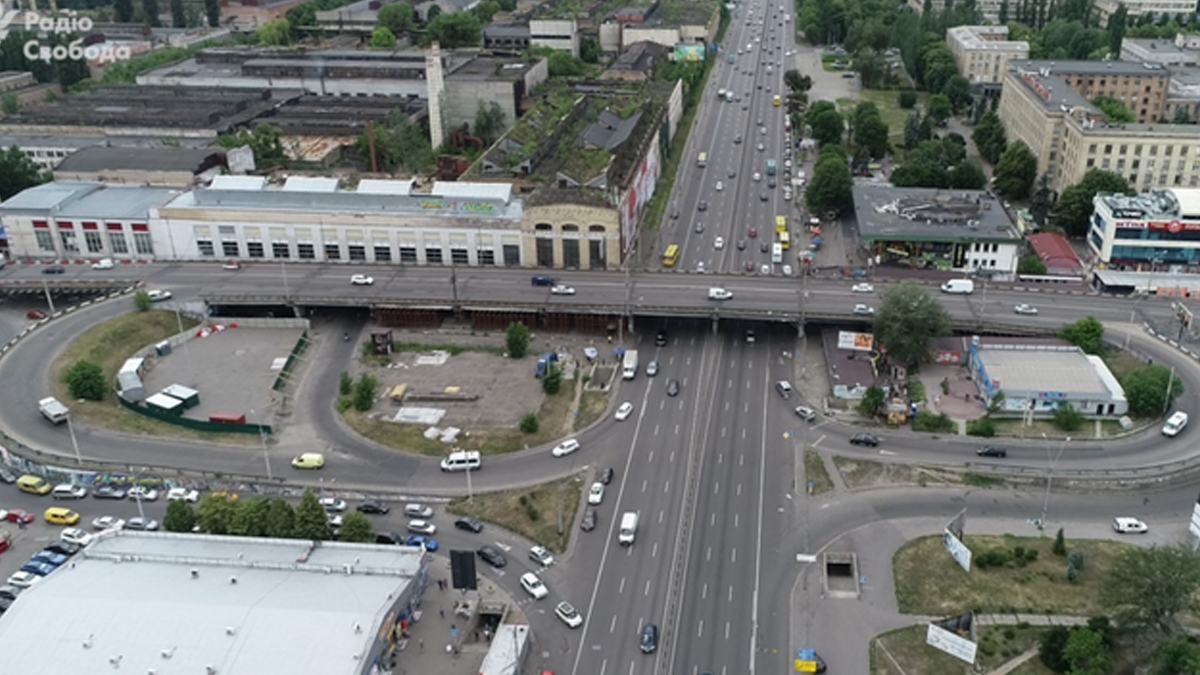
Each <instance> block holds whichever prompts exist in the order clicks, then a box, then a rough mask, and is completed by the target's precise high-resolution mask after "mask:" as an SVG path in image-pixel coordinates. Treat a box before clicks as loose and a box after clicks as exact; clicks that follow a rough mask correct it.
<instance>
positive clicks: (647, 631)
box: [639, 623, 658, 654]
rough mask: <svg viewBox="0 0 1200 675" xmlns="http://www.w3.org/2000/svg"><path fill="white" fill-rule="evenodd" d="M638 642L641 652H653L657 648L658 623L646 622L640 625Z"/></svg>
mask: <svg viewBox="0 0 1200 675" xmlns="http://www.w3.org/2000/svg"><path fill="white" fill-rule="evenodd" d="M639 643H640V646H641V650H642V653H643V654H653V653H654V652H655V650H657V649H658V624H654V623H648V624H646V625H645V626H642V634H641V637H640V639H639Z"/></svg>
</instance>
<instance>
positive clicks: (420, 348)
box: [367, 342, 504, 356]
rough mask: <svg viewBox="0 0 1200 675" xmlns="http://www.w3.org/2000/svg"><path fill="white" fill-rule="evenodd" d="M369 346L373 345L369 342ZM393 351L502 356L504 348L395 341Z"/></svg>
mask: <svg viewBox="0 0 1200 675" xmlns="http://www.w3.org/2000/svg"><path fill="white" fill-rule="evenodd" d="M367 346H368V347H370V346H371V345H370V344H368V345H367ZM392 351H394V352H417V353H424V352H446V353H447V354H449V355H450V356H458V355H459V354H462V353H463V352H481V353H484V354H495V355H496V356H502V355H503V354H504V350H503V349H501V348H500V347H464V346H462V345H435V344H429V343H425V342H393V343H392Z"/></svg>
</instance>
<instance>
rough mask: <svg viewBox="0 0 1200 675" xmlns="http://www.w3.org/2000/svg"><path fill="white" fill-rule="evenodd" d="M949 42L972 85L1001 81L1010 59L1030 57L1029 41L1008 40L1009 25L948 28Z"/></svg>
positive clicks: (960, 70) (959, 70)
mask: <svg viewBox="0 0 1200 675" xmlns="http://www.w3.org/2000/svg"><path fill="white" fill-rule="evenodd" d="M946 44H947V45H949V47H950V53H951V54H953V55H954V63H955V65H957V66H958V72H959V73H961V74H962V76H963V77H965V78H967V80H968V81H969V82H971V84H999V83H1000V82H1001V80H1003V79H1004V74H1005V73H1006V72H1008V62H1009V61H1015V60H1023V59H1028V58H1029V43H1028V42H1026V41H1025V40H1009V39H1008V26H955V27H953V28H951V29H949V30H947V31H946Z"/></svg>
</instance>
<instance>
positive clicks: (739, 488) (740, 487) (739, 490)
mask: <svg viewBox="0 0 1200 675" xmlns="http://www.w3.org/2000/svg"><path fill="white" fill-rule="evenodd" d="M737 496H739V497H741V496H742V484H741V483H738V484H737Z"/></svg>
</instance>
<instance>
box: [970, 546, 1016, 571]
mask: <svg viewBox="0 0 1200 675" xmlns="http://www.w3.org/2000/svg"><path fill="white" fill-rule="evenodd" d="M1011 560H1012V554H1011V553H1009V552H1008V551H1006V550H1004V549H1002V548H993V549H989V550H987V551H984V552H983V553H981V554H980V555H978V556H976V557H975V564H976V565H978V566H979V568H980V569H987V568H989V567H1004V566H1005V565H1007V564H1008V563H1009V562H1010V561H1011Z"/></svg>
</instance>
